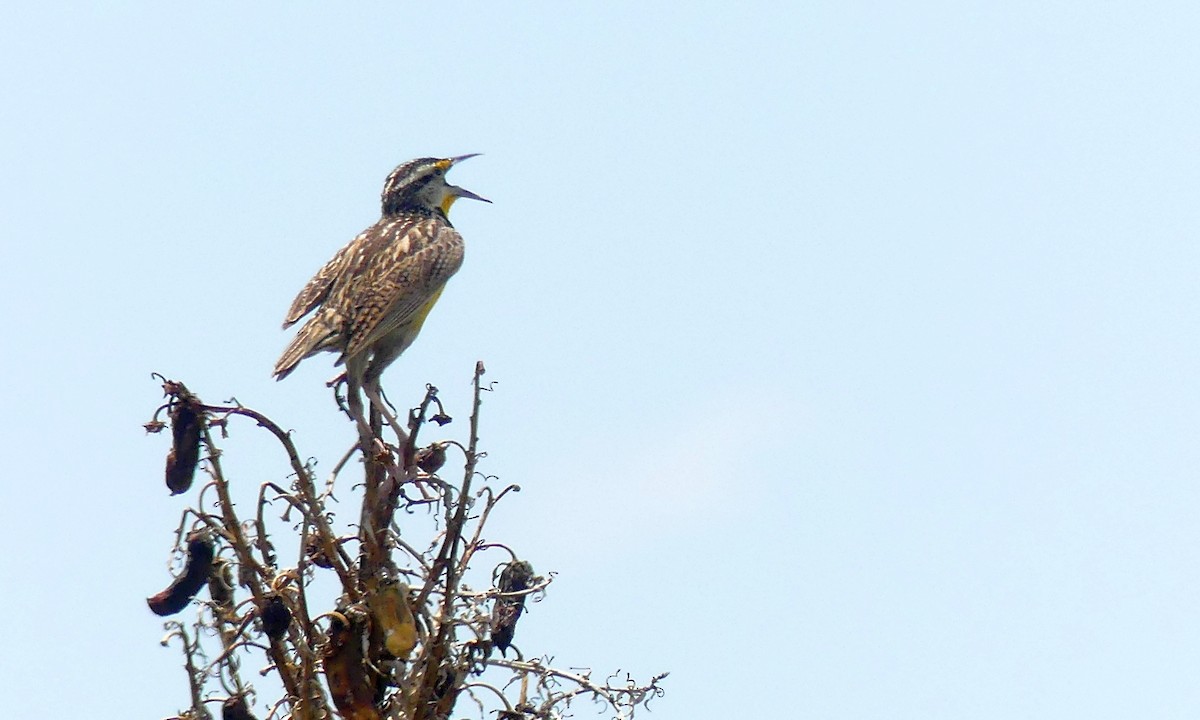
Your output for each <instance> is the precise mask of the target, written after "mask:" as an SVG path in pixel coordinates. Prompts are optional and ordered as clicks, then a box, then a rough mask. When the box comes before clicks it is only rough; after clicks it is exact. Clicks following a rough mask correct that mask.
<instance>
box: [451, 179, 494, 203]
mask: <svg viewBox="0 0 1200 720" xmlns="http://www.w3.org/2000/svg"><path fill="white" fill-rule="evenodd" d="M446 189H447V190H449V191H450V193H451V195H452V196H453V197H456V198H460V197H461V198H470V199H471V200H482V201H483V202H485V203H490V202H491V200H488V199H487V198H485V197H480V196H478V195H476V194H475V193H473V192H471V191H470V190H467V189H465V188H460V187H459V186H457V185H450V184H449V183H447V184H446Z"/></svg>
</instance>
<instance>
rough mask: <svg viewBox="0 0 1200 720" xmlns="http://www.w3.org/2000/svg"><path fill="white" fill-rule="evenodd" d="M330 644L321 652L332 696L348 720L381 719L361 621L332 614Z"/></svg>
mask: <svg viewBox="0 0 1200 720" xmlns="http://www.w3.org/2000/svg"><path fill="white" fill-rule="evenodd" d="M329 617H330V618H331V622H330V625H329V642H328V643H327V644H326V645H325V649H324V650H323V651H322V653H321V658H322V664H323V665H324V668H325V681H326V682H327V683H328V684H329V696H330V697H331V698H333V704H334V706H335V707H336V708H337V709H338V712H339V713H341V714H342V717H344V718H346V720H379V711H378V710H377V709H376V708H375V688H376V685H377V683H376V678H375V677H374V673H369V671H368V670H367V665H366V657H365V654H364V652H363V640H364V630H365V628H364V625H365V624H366V623H365V622H364V621H363V620H362V619H358V618H355V617H354V616H350V617H347V616H346V615H342V614H341V613H330V614H329Z"/></svg>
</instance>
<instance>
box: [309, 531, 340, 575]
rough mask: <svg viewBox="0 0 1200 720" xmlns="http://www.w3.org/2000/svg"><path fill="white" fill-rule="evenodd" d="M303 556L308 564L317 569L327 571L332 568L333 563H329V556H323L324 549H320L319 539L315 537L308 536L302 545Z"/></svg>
mask: <svg viewBox="0 0 1200 720" xmlns="http://www.w3.org/2000/svg"><path fill="white" fill-rule="evenodd" d="M304 555H305V557H307V558H308V561H309V562H310V563H312V564H313V565H316V566H317V567H319V568H325V569H326V570H328V569H329V568H331V567H333V563H332V562H330V561H329V556H328V555H327V554H325V549H324V548H322V547H321V539H320V538H319V537H317V536H316V535H309V536H308V540H307V541H306V542H305V543H304Z"/></svg>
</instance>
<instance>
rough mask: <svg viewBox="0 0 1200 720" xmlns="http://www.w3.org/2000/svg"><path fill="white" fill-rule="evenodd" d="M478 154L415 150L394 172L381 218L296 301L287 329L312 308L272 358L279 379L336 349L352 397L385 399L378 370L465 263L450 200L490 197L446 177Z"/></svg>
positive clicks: (416, 329)
mask: <svg viewBox="0 0 1200 720" xmlns="http://www.w3.org/2000/svg"><path fill="white" fill-rule="evenodd" d="M477 155H479V153H472V154H470V155H460V156H458V157H450V158H432V157H426V158H418V159H416V160H410V161H408V162H406V163H403V164H402V165H400V166H398V167H397V168H396V169H395V170H393V171H392V172H391V173H390V174H389V175H388V177H387V180H386V181H385V182H384V185H383V192H382V193H381V196H380V200H381V205H382V214H381V217H380V218H379V221H378V222H376V223H375V224H374V225H372V226H370V227H369V228H367V229H366V230H363V231H362V232H361V233H359V234H358V236H357V237H355V238H354V239H353V240H351V241H350V242H349V243H348V244H347V245H346V246H345V247H343V248H342V249H341V250H339V251H338V252H337V253H336V254H335V255H334V256H333V258H332V259H330V260H329V262H327V263H325V266H324V267H322V268H321V269H320V270H318V271H317V274H316V275H314V276H313V277H312V279H311V280H309V281H308V284H307V285H305V286H304V289H302V290H301V291H300V293H299V294H298V295H296V299H295V300H294V301H292V305H291V307H290V308H289V309H288V312H287V317H286V318H285V319H284V321H283V327H284V329H287V328H289V327H291V326H292V325H294V324H296V323H297V322H299V321H300V320H301V319H302V318H304V317H305V316H306V315H308V314H309V313H313V315H312V317H310V318H309V319H308V320H307V321H306V322H305V323H304V325H303V326H301V328H300V330H299V332H297V333H296V336H295V337H294V338H293V339H292V341H291V343H289V344H288V346H287V348H286V349H285V350H284V351H283V354H282V355H280V357H279V360H278V362H276V363H275V370H274V373H273V374H274V376H275V378H276V380H282V379H283V378H285V377H287V376H288V375H289V374H291V372H292V371H293V370H295V369H296V366H297V365H298V364H299V363H300V361H302V360H304V359H305V358H309V357H312V356H314V355H317V354H319V353H322V352H335V353H338V354H339V357H338V359H337V362H336V363H335V364H337V365H342V364H344V365H345V366H346V380H347V381H348V383H349V384H350V390H351V400H352V404H353V400H354V397H355V396H354V393H355V392H356V391H357V389H358V388H362V389H363V390H364V391H365V392H366V393H367V396H368V398H370V399H371V400H372V401H373V402H375V403H376V404H377V405H381V401H380V399H379V379H380V376H381V375H382V373H383V371H384V370H385V369H387V367H388V365H390V364H391V363H392V362H394V361H395V360H396V358H398V357H400V355H401V353H403V352H404V351H405V350H407V349H408V347H409V346H410V345H411V344H412V343H413V340H415V339H416V337H417V334H418V333H420V331H421V326H422V325H423V324H424V322H425V318H426V317H427V316H428V315H429V311H430V310H432V309H433V306H434V304H436V303H437V301H438V298H440V297H441V295H442V291H443V290H444V289H445V287H446V282H447V281H448V280H449V279H450V277H451V276H453V275H454V273H456V272H458V269H459V267H461V265H462V261H463V238H462V235H460V234H459V233H458V231H457V230H455V229H454V226H453V225H451V224H450V220H449V218H448V216H447V215H448V213H449V211H450V206H451V205H453V204H454V202H455V201H456V200H458V199H459V198H470V199H472V200H480V201H483V202H491V201H490V200H488V199H486V198H483V197H480V196H479V195H476V194H475V193H473V192H471V191H469V190H465V189H463V188H461V187H458V186H455V185H451V184H450V183H448V182H446V173H447V172H448V171H449V170H450V168H452V167H454V166H455V165H457V164H458V163H460V162H462V161H463V160H466V159H468V158H472V157H476V156H477ZM314 311H315V312H314Z"/></svg>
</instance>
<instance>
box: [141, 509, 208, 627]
mask: <svg viewBox="0 0 1200 720" xmlns="http://www.w3.org/2000/svg"><path fill="white" fill-rule="evenodd" d="M212 565H213V542H212V538H211V537H210V536H209V534H208V533H207V532H205V531H203V530H197V531H195V532H193V533H191V534H190V535H188V537H187V564H186V565H184V567H183V572H182V573H181V574H180V575H179V577H177V578H175V579H174V580H173V581H172V582H171V584H170V585H168V586H167V589H166V590H163V591H162V592H160V593H158V594H157V595H152V596H150V597H148V598H146V604H147V605H149V606H150V609H151V610H153V611H154V613H155V614H156V615H163V616H166V615H174V614H175V613H177V612H179V611H180V610H182V609H184V608H185V607H187V604H188V603H189V602H191V599H192V598H194V597H196V593H198V592H200V588H202V587H204V584H205V583H206V582H208V577H209V574H210V573H211V572H212Z"/></svg>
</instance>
